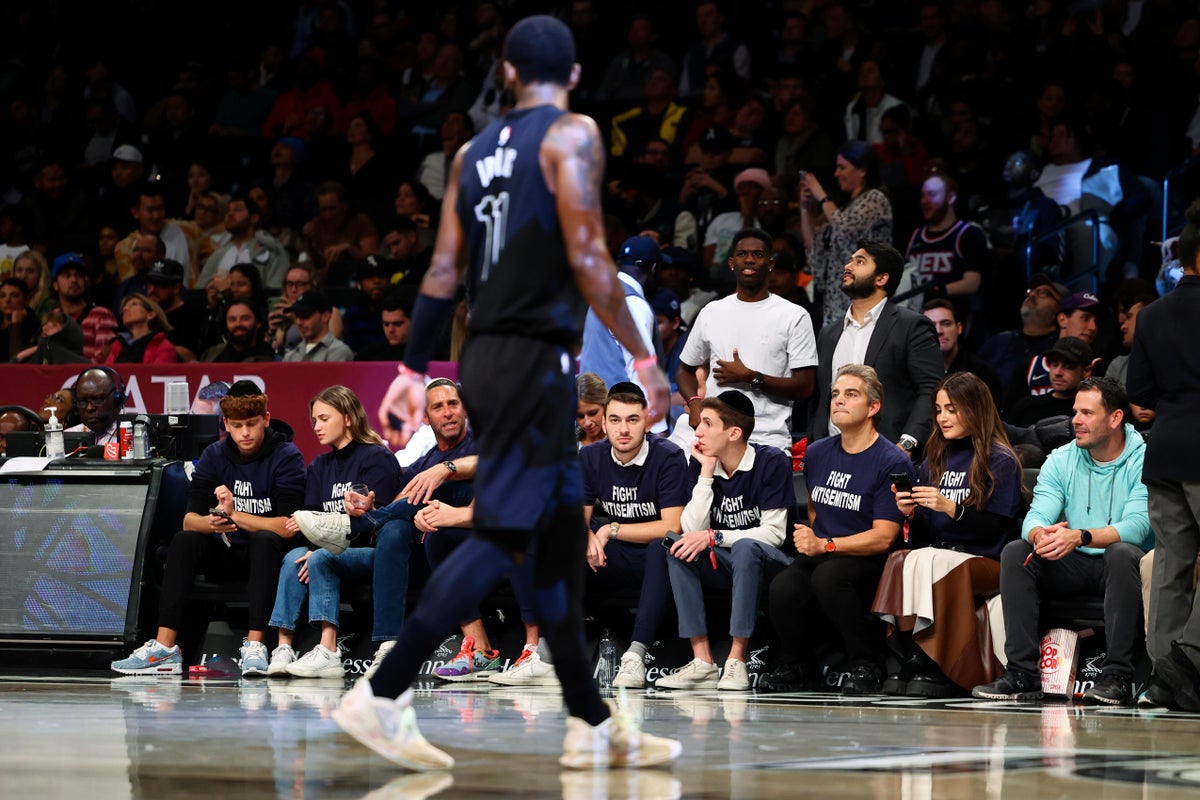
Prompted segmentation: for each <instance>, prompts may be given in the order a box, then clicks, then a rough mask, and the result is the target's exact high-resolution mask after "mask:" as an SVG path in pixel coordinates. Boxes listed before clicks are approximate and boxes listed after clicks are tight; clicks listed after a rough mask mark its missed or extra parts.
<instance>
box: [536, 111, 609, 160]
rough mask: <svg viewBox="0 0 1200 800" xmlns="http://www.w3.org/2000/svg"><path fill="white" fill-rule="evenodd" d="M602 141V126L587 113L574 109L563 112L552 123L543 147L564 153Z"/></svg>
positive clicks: (576, 150)
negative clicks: (574, 110)
mask: <svg viewBox="0 0 1200 800" xmlns="http://www.w3.org/2000/svg"><path fill="white" fill-rule="evenodd" d="M599 142H601V136H600V126H599V125H597V124H596V121H595V120H594V119H592V118H591V117H589V116H587V115H586V114H577V113H575V112H573V111H567V112H565V113H563V114H562V115H561V116H560V117H559V118H558V119H556V120H554V122H552V123H550V127H549V128H547V129H546V136H545V138H544V139H543V140H542V147H543V148H544V149H546V148H548V149H550V150H551V151H558V152H561V153H563V154H572V153H575V152H578V151H579V150H580V149H581V148H584V147H592V146H595V145H596V144H597V143H599Z"/></svg>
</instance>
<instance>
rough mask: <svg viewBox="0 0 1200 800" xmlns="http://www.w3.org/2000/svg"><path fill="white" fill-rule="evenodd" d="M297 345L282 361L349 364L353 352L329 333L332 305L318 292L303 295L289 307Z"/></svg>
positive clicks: (327, 298)
mask: <svg viewBox="0 0 1200 800" xmlns="http://www.w3.org/2000/svg"><path fill="white" fill-rule="evenodd" d="M289 311H290V313H291V315H292V319H294V320H295V324H296V330H298V331H300V342H298V343H297V344H296V346H295V347H293V348H292V349H291V350H288V351H287V352H286V353H284V355H283V360H284V361H352V360H354V352H353V351H352V350H351V349H350V348H349V347H347V346H346V344H345V343H344V342H343V341H341V340H340V339H338V338H337V337H336V336H334V335H333V333H332V332H331V331H330V330H329V320H330V318H331V317H332V316H333V304H332V303H331V302H329V296H328V295H326V294H325V293H324V292H323V291H321V290H320V289H314V290H312V291H309V292H305V293H304V294H302V295H300V296H299V297H297V298H296V302H294V303H292V305H291V308H290V310H289Z"/></svg>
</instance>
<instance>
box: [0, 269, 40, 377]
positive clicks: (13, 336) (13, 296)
mask: <svg viewBox="0 0 1200 800" xmlns="http://www.w3.org/2000/svg"><path fill="white" fill-rule="evenodd" d="M40 327H41V325H40V323H39V322H38V318H37V316H36V315H35V314H34V313H33V309H31V308H30V307H29V287H28V286H27V285H26V284H25V281H23V280H21V279H19V278H12V277H9V278H5V279H4V280H3V281H0V339H2V340H3V341H4V342H5V345H6V346H5V349H4V354H3V359H4V361H15V360H16V359H17V356H18V355H19V354H20V353H21V352H22V351H23V350H25V349H26V348H27V347H31V346H33V345H35V344H36V343H37V338H38V330H39V328H40Z"/></svg>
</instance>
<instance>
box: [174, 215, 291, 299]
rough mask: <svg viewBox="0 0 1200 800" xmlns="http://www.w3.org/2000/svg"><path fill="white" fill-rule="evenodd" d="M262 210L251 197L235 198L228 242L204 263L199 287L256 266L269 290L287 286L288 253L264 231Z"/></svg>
mask: <svg viewBox="0 0 1200 800" xmlns="http://www.w3.org/2000/svg"><path fill="white" fill-rule="evenodd" d="M261 222H262V209H260V208H259V207H258V204H257V203H255V202H254V201H253V200H251V199H250V198H249V197H248V196H243V195H235V196H234V197H232V198H231V199H230V200H229V206H228V210H227V211H226V212H225V232H226V233H228V234H229V238H228V240H227V241H226V242H225V243H224V244H222V245H221V246H220V247H218V248H217V249H216V250H215V251H214V252H213V254H212V255H211V256H209V257H208V260H207V261H206V262H205V263H204V269H202V270H201V271H200V275H199V277H198V278H197V279H196V285H197V286H208V283H209V281H211V280H212V279H213V278H215V277H216V276H217V275H221V274H228V272H229V270H230V268H231V267H232V266H233V265H234V264H252V265H253V266H254V268H255V269H256V270H258V274H259V277H260V279H261V280H262V285H263V287H264V288H265V289H270V290H276V289H279V288H281V287H282V285H283V273H284V271H285V270H286V269H287V265H288V262H289V260H290V259H289V258H288V254H287V251H286V250H285V249H284V247H283V244H282V243H280V241H279V240H278V239H276V238H275V237H274V236H272V235H271V234H270V233H268V232H267V231H264V230H262V229H261V228H260V223H261Z"/></svg>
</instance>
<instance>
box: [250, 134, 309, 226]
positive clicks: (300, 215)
mask: <svg viewBox="0 0 1200 800" xmlns="http://www.w3.org/2000/svg"><path fill="white" fill-rule="evenodd" d="M307 157H308V146H307V145H306V144H304V142H303V140H301V139H298V138H296V137H295V136H285V137H283V138H281V139H279V140H278V141H277V142H275V145H274V146H273V147H272V148H271V156H270V158H271V178H270V183H269V184H267V185H266V186H264V187H263V188H264V189H265V190H267V191H268V194H269V195H270V199H271V208H272V209H273V211H274V214H273V222H274V223H275V224H276V225H279V226H281V227H284V228H290V229H291V230H293V231H299V230H300V229H301V228H302V227H304V223H306V222H308V221H309V220H310V219H312V218H313V217H314V216H316V214H317V195H316V192H315V191H314V189H313V185H312V184H311V183H309V182H308V181H307V180H306V179H305V177H304V175H303V172H302V171H301V170H302V167H303V165H304V163H305V159H307Z"/></svg>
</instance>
